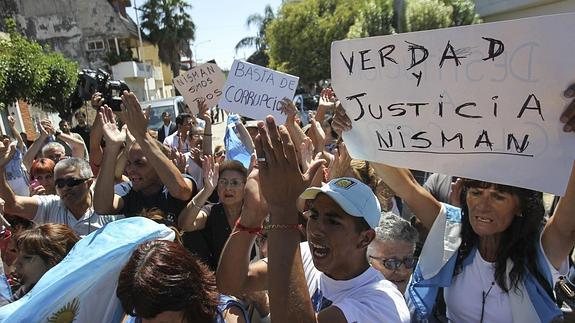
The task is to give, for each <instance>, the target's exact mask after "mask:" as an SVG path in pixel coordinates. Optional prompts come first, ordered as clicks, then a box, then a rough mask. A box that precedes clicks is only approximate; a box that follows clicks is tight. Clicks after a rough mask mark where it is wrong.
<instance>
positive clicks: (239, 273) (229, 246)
mask: <svg viewBox="0 0 575 323" xmlns="http://www.w3.org/2000/svg"><path fill="white" fill-rule="evenodd" d="M258 177H259V171H258V169H257V168H254V169H253V170H252V172H251V173H250V175H249V176H248V179H247V181H246V185H245V188H244V191H245V195H244V205H243V207H242V212H241V214H240V221H239V223H240V225H241V227H243V228H261V227H262V225H263V222H264V219H265V218H266V216H267V204H266V203H265V201H264V199H263V197H262V195H261V191H260V187H259V183H258ZM255 238H256V233H251V232H248V231H247V229H243V230H240V229H238V227H234V229H233V230H232V234H230V237H229V238H228V241H227V242H226V245H225V246H224V249H223V250H222V254H221V256H220V262H219V264H218V270H217V272H216V282H217V284H218V290H219V291H220V292H221V293H224V294H229V295H235V296H241V295H242V294H245V293H249V292H255V291H261V290H266V289H267V287H268V277H267V272H268V266H267V262H266V261H264V260H260V261H258V262H256V263H253V264H250V252H251V249H252V245H253V244H254V241H255Z"/></svg>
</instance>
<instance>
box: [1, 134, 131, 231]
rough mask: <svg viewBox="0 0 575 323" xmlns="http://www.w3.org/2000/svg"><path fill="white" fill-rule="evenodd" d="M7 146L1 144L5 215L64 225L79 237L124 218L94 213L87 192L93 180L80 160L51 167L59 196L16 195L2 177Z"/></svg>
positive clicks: (91, 199) (64, 160)
mask: <svg viewBox="0 0 575 323" xmlns="http://www.w3.org/2000/svg"><path fill="white" fill-rule="evenodd" d="M10 147H13V146H10ZM10 147H6V146H4V145H3V144H0V173H1V174H2V175H1V178H0V197H1V198H3V199H4V200H5V201H6V203H5V206H4V208H5V211H6V213H10V214H13V215H18V216H21V217H23V218H26V219H29V220H33V221H34V222H36V223H37V224H43V223H63V224H67V225H68V226H70V227H71V228H72V229H73V230H74V231H75V232H76V233H77V234H78V235H80V236H85V235H88V234H89V233H90V232H92V231H95V230H97V229H99V228H101V227H103V226H104V225H106V224H107V223H109V222H112V221H115V220H116V219H119V218H123V216H122V215H100V214H98V213H96V212H95V211H94V207H93V203H94V194H93V192H92V190H91V189H90V187H91V185H92V182H93V181H94V179H93V175H92V170H91V169H90V165H89V164H88V162H87V161H86V160H84V159H82V158H68V159H63V160H61V161H59V162H58V163H57V164H56V167H54V183H55V186H56V193H57V194H58V195H35V196H32V197H29V196H19V195H15V194H14V192H13V191H12V189H11V188H10V186H8V183H7V181H6V177H5V176H4V175H3V174H4V171H3V170H4V167H5V166H6V164H7V163H8V161H9V156H10V155H11V154H12V152H11V150H13V149H14V148H10Z"/></svg>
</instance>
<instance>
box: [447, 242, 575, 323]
mask: <svg viewBox="0 0 575 323" xmlns="http://www.w3.org/2000/svg"><path fill="white" fill-rule="evenodd" d="M547 265H548V266H549V269H550V270H551V275H552V276H553V285H555V283H557V281H558V280H559V276H561V275H566V274H567V272H568V271H569V267H568V262H567V259H565V261H564V262H563V263H562V264H561V268H559V270H557V269H555V268H554V267H553V265H551V263H550V262H549V259H547ZM494 277H495V263H492V262H488V261H485V260H484V259H483V258H482V257H481V254H480V253H479V251H477V252H476V253H475V257H474V258H473V262H472V263H471V264H469V265H467V266H465V267H464V269H463V272H462V273H460V274H459V275H457V276H455V277H454V279H453V283H452V284H451V286H449V287H447V288H444V297H445V303H446V304H449V305H448V306H447V318H448V319H449V320H450V321H452V322H458V323H459V322H463V323H465V322H479V321H480V319H481V309H482V301H483V295H486V296H485V308H484V309H483V322H486V323H487V322H489V323H493V322H494V323H498V322H501V323H507V322H513V317H512V314H511V304H510V299H509V294H508V293H505V292H504V291H503V290H502V289H501V288H500V287H499V285H497V283H496V282H495V279H494ZM490 288H491V290H490V291H489V289H490ZM488 291H489V292H488ZM512 292H513V291H510V293H512ZM484 293H485V294H484Z"/></svg>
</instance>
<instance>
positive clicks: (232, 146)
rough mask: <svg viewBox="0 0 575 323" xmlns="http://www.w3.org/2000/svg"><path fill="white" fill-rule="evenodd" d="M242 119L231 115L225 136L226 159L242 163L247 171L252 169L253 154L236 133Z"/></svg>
mask: <svg viewBox="0 0 575 323" xmlns="http://www.w3.org/2000/svg"><path fill="white" fill-rule="evenodd" d="M239 119H240V117H239V116H238V115H237V114H231V113H230V114H229V115H228V122H227V127H226V134H225V135H224V145H225V146H226V159H230V160H237V161H239V162H241V163H242V164H243V165H244V167H245V168H246V169H249V168H250V158H251V154H250V153H249V152H248V150H247V148H246V147H245V146H244V144H243V143H242V141H241V140H240V138H239V137H238V134H237V133H236V122H238V120H239Z"/></svg>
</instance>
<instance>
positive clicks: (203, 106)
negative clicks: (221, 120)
mask: <svg viewBox="0 0 575 323" xmlns="http://www.w3.org/2000/svg"><path fill="white" fill-rule="evenodd" d="M197 103H198V111H199V112H198V117H199V118H200V119H202V120H204V121H205V122H210V123H211V122H212V117H211V115H210V108H209V107H208V104H207V103H206V101H197ZM208 120H209V121H208Z"/></svg>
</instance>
